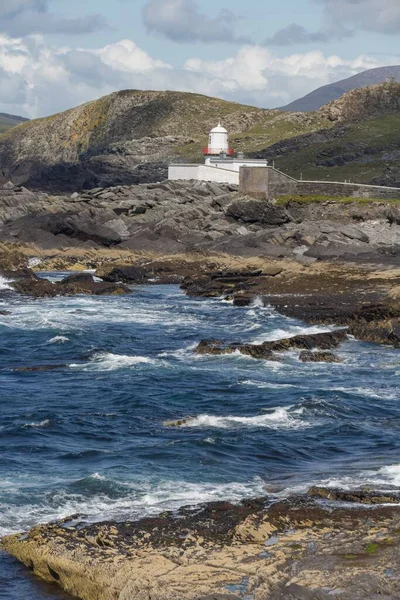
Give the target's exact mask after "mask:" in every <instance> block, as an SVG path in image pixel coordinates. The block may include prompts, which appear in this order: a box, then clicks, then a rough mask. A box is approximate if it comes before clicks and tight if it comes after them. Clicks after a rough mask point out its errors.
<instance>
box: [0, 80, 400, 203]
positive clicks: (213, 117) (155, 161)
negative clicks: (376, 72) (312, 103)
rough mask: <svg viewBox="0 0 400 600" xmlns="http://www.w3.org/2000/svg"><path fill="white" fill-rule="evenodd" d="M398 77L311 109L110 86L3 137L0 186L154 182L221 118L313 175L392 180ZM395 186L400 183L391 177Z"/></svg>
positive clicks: (292, 169) (397, 146)
mask: <svg viewBox="0 0 400 600" xmlns="http://www.w3.org/2000/svg"><path fill="white" fill-rule="evenodd" d="M399 109H400V84H397V83H385V84H381V85H376V86H370V87H365V88H361V89H358V90H353V91H351V92H348V93H346V94H345V95H343V96H342V97H341V98H340V99H338V100H335V101H333V102H331V103H329V104H327V105H326V106H324V107H322V108H321V109H320V110H318V111H315V112H313V113H288V112H280V111H277V110H265V109H260V108H255V107H253V106H245V105H241V104H237V103H233V102H226V101H224V100H220V99H217V98H209V97H207V96H201V95H198V94H188V93H180V92H147V91H137V90H129V91H123V92H116V93H114V94H111V95H109V96H105V97H104V98H100V99H99V100H96V101H94V102H89V103H87V104H83V105H81V106H78V107H77V108H74V109H71V110H68V111H66V112H63V113H59V114H56V115H53V116H51V117H47V118H45V119H38V120H35V121H29V122H26V123H22V124H21V125H19V126H17V127H14V128H13V129H10V130H8V131H7V132H6V133H4V134H3V135H1V136H0V185H1V183H5V182H6V181H8V180H12V181H13V182H14V183H15V184H24V185H26V186H28V187H31V188H36V189H42V190H47V191H52V192H69V191H76V190H81V189H90V188H95V187H107V186H115V185H128V184H135V183H146V182H153V181H161V180H163V179H165V178H166V176H167V163H168V162H169V161H199V160H201V159H202V154H201V149H202V148H203V147H204V146H205V145H206V144H207V136H208V132H209V130H210V128H211V127H212V126H214V125H215V124H216V123H217V121H218V120H219V119H221V120H222V121H223V123H224V125H225V126H226V127H227V128H228V130H229V132H230V136H231V137H230V139H231V144H232V146H233V147H234V148H235V149H236V150H242V151H244V152H246V153H247V154H250V155H252V156H257V157H265V158H268V159H270V160H275V162H276V165H277V166H278V167H279V168H280V169H282V170H284V171H286V172H288V173H289V174H291V175H293V176H295V177H300V175H301V174H302V175H303V177H304V178H310V179H330V180H333V179H334V180H339V181H343V180H345V179H351V180H353V181H360V182H366V183H369V182H375V181H376V182H379V183H388V184H394V183H395V182H397V181H398V179H399V176H398V175H397V171H398V169H397V162H398V158H399V156H400V110H399ZM396 185H397V183H396Z"/></svg>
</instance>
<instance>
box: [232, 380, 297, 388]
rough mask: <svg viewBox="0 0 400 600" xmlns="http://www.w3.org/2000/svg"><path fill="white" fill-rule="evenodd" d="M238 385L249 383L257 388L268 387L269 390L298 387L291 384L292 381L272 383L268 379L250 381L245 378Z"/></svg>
mask: <svg viewBox="0 0 400 600" xmlns="http://www.w3.org/2000/svg"><path fill="white" fill-rule="evenodd" d="M239 383H240V385H251V386H254V387H257V388H258V389H260V390H262V389H270V390H281V389H288V388H298V387H299V386H297V385H293V384H292V383H272V382H268V381H265V382H264V381H252V380H251V379H246V380H245V381H240V382H239Z"/></svg>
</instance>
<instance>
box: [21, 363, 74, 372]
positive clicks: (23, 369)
mask: <svg viewBox="0 0 400 600" xmlns="http://www.w3.org/2000/svg"><path fill="white" fill-rule="evenodd" d="M68 366H69V365H67V364H61V365H36V366H34V367H14V368H13V369H12V370H13V371H16V372H18V373H35V372H37V371H38V372H41V371H57V370H58V369H65V368H66V367H68Z"/></svg>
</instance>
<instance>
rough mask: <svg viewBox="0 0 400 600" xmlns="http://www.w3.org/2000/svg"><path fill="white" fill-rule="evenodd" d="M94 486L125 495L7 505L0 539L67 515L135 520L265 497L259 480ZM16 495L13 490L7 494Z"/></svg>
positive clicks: (68, 496)
mask: <svg viewBox="0 0 400 600" xmlns="http://www.w3.org/2000/svg"><path fill="white" fill-rule="evenodd" d="M90 479H93V480H95V481H97V483H100V482H103V483H105V484H106V483H107V482H108V481H109V482H110V483H111V484H116V485H118V487H121V488H122V491H125V492H126V493H125V494H124V496H122V497H121V498H117V499H115V498H110V497H109V496H107V494H106V493H100V494H99V493H96V494H95V495H93V496H92V497H90V498H88V497H87V496H86V495H85V496H84V495H82V494H79V493H71V492H68V491H65V490H63V491H61V490H60V491H59V492H58V493H57V494H51V497H50V498H46V497H44V498H42V499H41V501H40V502H38V503H37V504H31V505H25V506H18V505H12V504H11V503H10V502H9V503H7V504H5V505H4V510H2V513H1V514H0V537H1V536H3V535H9V534H12V533H17V532H19V531H24V530H26V529H28V528H30V527H32V526H34V525H36V524H38V523H48V522H50V521H57V520H59V519H63V518H65V517H67V516H69V515H73V514H79V515H84V516H85V519H86V520H87V521H89V522H96V521H102V520H104V519H108V520H112V519H115V520H121V521H122V520H128V519H137V518H141V517H144V516H151V515H156V514H158V513H160V512H162V511H165V510H176V509H178V508H180V507H182V506H189V505H192V506H195V505H198V504H203V503H205V502H214V501H218V500H224V501H231V502H239V501H240V500H243V499H244V498H252V497H257V496H261V495H263V494H265V487H264V482H263V480H261V479H260V478H258V477H257V478H255V479H254V480H252V481H250V482H247V483H240V482H231V483H220V484H217V483H190V482H186V481H164V482H158V483H154V482H152V481H142V482H135V483H126V482H124V483H122V482H117V481H110V480H107V478H106V477H104V476H102V475H100V474H98V473H94V474H93V475H91V476H90V477H88V478H86V480H90ZM10 492H11V493H15V490H10Z"/></svg>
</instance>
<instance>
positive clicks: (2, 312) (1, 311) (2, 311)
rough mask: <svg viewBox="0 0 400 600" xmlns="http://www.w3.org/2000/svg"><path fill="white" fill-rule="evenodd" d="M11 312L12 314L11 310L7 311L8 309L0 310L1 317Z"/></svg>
mask: <svg viewBox="0 0 400 600" xmlns="http://www.w3.org/2000/svg"><path fill="white" fill-rule="evenodd" d="M11 314H12V312H11V311H9V310H0V315H1V316H2V317H8V316H9V315H11Z"/></svg>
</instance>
